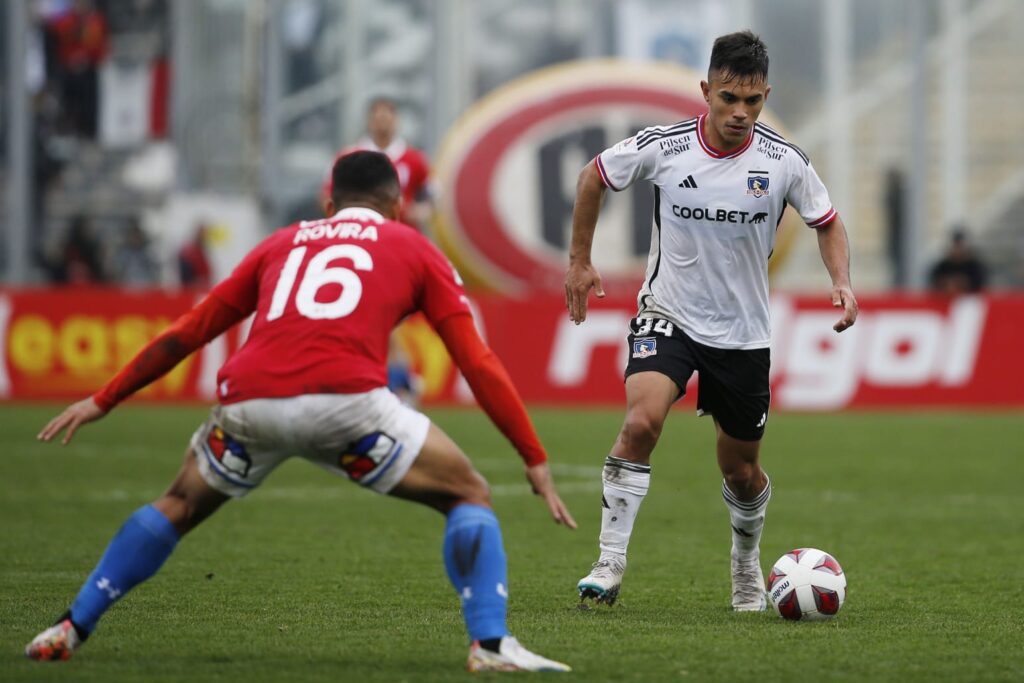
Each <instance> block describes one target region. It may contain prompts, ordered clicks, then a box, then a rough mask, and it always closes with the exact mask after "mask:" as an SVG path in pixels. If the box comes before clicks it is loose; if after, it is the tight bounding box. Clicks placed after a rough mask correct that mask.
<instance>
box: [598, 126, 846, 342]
mask: <svg viewBox="0 0 1024 683" xmlns="http://www.w3.org/2000/svg"><path fill="white" fill-rule="evenodd" d="M705 116H706V115H705ZM705 116H700V117H698V118H695V119H690V120H688V121H683V122H682V123H677V124H675V125H673V126H655V127H653V128H645V129H644V130H642V131H640V132H639V133H637V134H636V135H634V136H633V137H631V138H628V139H626V140H623V141H622V142H620V143H618V144H617V145H615V146H614V147H611V148H609V149H606V150H605V151H603V152H602V153H601V154H599V155H598V156H597V158H596V160H595V161H596V165H597V169H598V171H599V172H600V174H601V179H602V180H603V181H604V184H605V185H607V186H608V187H610V188H611V189H613V190H615V191H619V190H623V189H625V188H627V187H629V186H630V185H632V184H633V183H634V182H636V181H637V180H649V181H651V182H652V183H653V184H654V226H653V228H652V230H653V235H652V239H651V252H650V257H649V258H648V261H647V278H646V280H645V281H644V285H643V287H642V288H641V290H640V294H639V296H638V297H637V305H638V306H639V313H638V315H639V316H640V317H664V318H667V319H668V320H671V321H672V322H674V323H675V324H677V325H678V326H679V327H680V328H681V329H682V330H684V331H685V332H686V334H688V335H689V336H690V337H691V338H693V339H694V340H696V341H698V342H700V343H702V344H706V345H708V346H714V347H718V348H723V349H760V348H766V347H768V346H769V343H770V339H771V326H770V322H769V316H768V257H769V256H770V255H771V253H772V249H773V248H774V246H775V232H776V229H777V228H778V225H779V221H780V220H781V218H782V212H783V211H785V209H786V206H787V204H792V205H793V207H794V208H795V209H796V210H797V212H799V214H800V216H801V217H802V218H803V219H804V221H805V222H806V223H807V225H809V226H810V227H812V228H818V227H822V226H825V225H827V224H829V223H831V222H832V220H833V219H834V218H835V216H836V211H835V209H834V208H832V203H831V201H829V197H828V191H827V190H826V189H825V186H824V185H823V184H822V182H821V179H820V178H818V174H817V173H816V172H815V171H814V167H813V166H811V162H810V161H809V160H808V158H807V156H806V155H805V154H804V153H803V152H802V151H801V150H800V149H799V148H797V147H796V146H795V145H793V144H792V143H790V142H787V141H786V140H785V138H783V137H782V136H781V135H779V134H778V133H776V132H775V131H774V130H772V129H771V128H769V127H768V126H766V125H764V124H762V123H757V124H755V126H754V130H753V131H751V135H750V137H749V138H748V139H747V142H746V143H744V144H743V145H742V146H740V147H739V148H737V149H735V150H733V151H731V152H728V153H726V152H720V151H718V150H716V149H714V148H713V147H711V145H709V144H708V142H707V140H706V139H705V137H704V118H705Z"/></svg>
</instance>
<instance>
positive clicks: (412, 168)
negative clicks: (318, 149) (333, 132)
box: [321, 138, 430, 221]
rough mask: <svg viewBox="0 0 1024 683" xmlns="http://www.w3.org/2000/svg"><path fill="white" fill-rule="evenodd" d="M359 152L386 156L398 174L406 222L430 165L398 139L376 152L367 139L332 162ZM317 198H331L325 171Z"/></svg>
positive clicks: (422, 154)
mask: <svg viewBox="0 0 1024 683" xmlns="http://www.w3.org/2000/svg"><path fill="white" fill-rule="evenodd" d="M360 151H368V152H381V153H382V154H386V155H387V157H388V159H390V160H391V163H392V164H393V165H394V167H395V172H397V173H398V184H399V185H400V186H401V188H402V220H403V221H407V219H409V208H410V207H412V205H413V204H414V203H415V202H416V200H417V199H418V198H419V197H420V196H421V195H422V194H423V193H424V192H425V191H426V189H427V181H428V180H429V178H430V165H429V164H428V163H427V156H426V155H425V154H424V153H423V152H421V151H420V150H418V149H416V148H415V147H412V146H410V145H409V144H407V143H406V142H405V140H403V139H402V138H397V139H396V140H395V141H394V142H392V143H391V144H390V145H388V146H387V148H386V149H380V148H379V147H377V145H375V144H373V141H372V140H370V139H369V138H367V139H365V140H360V141H359V142H358V143H356V144H355V145H352V146H351V147H346V148H345V149H343V150H341V151H340V152H338V156H337V157H335V159H334V160H335V162H337V160H338V159H340V158H341V157H343V156H345V155H346V154H350V153H352V152H360ZM321 195H322V196H321V200H326V199H327V198H328V197H330V196H331V174H330V172H328V174H327V179H326V180H325V181H324V185H323V188H321Z"/></svg>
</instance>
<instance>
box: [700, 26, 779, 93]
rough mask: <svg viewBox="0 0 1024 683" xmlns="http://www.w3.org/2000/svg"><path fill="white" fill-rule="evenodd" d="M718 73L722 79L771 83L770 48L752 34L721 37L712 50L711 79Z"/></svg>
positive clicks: (709, 76) (709, 73)
mask: <svg viewBox="0 0 1024 683" xmlns="http://www.w3.org/2000/svg"><path fill="white" fill-rule="evenodd" d="M715 73H718V74H719V76H720V77H721V78H722V80H726V81H731V80H733V79H734V78H738V79H739V80H741V81H746V80H749V81H764V80H768V48H767V47H765V45H764V43H763V42H762V41H761V38H760V37H759V36H758V35H756V34H755V33H753V32H751V31H738V32H736V33H730V34H728V35H725V36H719V37H718V38H717V39H716V40H715V44H714V45H713V46H712V48H711V66H709V67H708V79H709V80H710V79H711V76H712V74H715Z"/></svg>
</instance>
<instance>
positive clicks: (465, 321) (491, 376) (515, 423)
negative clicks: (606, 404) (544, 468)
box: [437, 313, 548, 467]
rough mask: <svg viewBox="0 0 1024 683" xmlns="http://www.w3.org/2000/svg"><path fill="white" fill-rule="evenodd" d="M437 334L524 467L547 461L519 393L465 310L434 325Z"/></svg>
mask: <svg viewBox="0 0 1024 683" xmlns="http://www.w3.org/2000/svg"><path fill="white" fill-rule="evenodd" d="M437 333H438V334H439V335H441V339H442V341H444V345H445V348H447V349H448V353H450V354H451V356H452V360H454V361H455V364H456V365H457V366H458V368H459V370H460V371H461V372H462V374H463V376H464V377H465V378H466V382H468V383H469V388H470V389H472V390H473V395H474V396H475V397H476V400H477V402H479V403H480V407H481V408H483V410H484V412H485V413H487V417H489V418H491V422H493V423H494V424H495V426H496V427H497V428H498V429H499V430H500V431H501V433H502V434H504V435H505V438H507V439H508V440H509V441H511V442H512V445H513V446H515V449H516V450H517V451H518V452H519V455H520V457H522V459H523V462H525V463H526V466H527V467H533V466H534V465H539V464H541V463H543V462H546V461H547V459H548V456H547V453H546V452H545V451H544V446H542V445H541V443H540V439H539V438H538V437H537V432H536V431H534V429H533V423H532V422H530V416H529V415H528V414H527V412H526V407H525V406H524V405H523V401H522V399H521V398H520V397H519V392H518V391H516V388H515V385H513V384H512V378H511V377H509V376H508V372H507V371H506V370H505V366H504V365H502V363H501V361H500V360H499V359H498V357H497V356H496V355H494V352H493V351H491V349H490V348H489V347H488V346H487V345H486V344H484V342H483V340H482V339H480V335H479V334H478V333H477V331H476V325H475V324H474V323H473V316H472V315H470V314H468V313H466V314H463V315H452V316H449V317H447V318H445V319H444V320H443V321H442V322H441V324H440V325H438V326H437Z"/></svg>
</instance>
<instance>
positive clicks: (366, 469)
mask: <svg viewBox="0 0 1024 683" xmlns="http://www.w3.org/2000/svg"><path fill="white" fill-rule="evenodd" d="M393 452H395V440H394V439H392V438H391V437H390V436H388V435H387V434H385V433H384V432H374V433H372V434H367V435H366V436H364V437H363V438H361V439H359V440H357V441H356V442H355V443H353V444H351V445H350V446H349V447H348V449H347V450H346V452H345V453H342V454H341V456H340V457H339V458H338V466H339V467H340V468H341V469H343V470H345V473H346V474H348V476H349V478H351V479H352V481H359V480H360V479H362V478H363V477H365V476H366V475H367V474H369V473H370V472H372V471H374V470H375V469H377V467H379V466H380V464H381V463H382V462H384V461H385V460H386V459H387V457H388V456H389V455H391V454H392V453H393Z"/></svg>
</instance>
